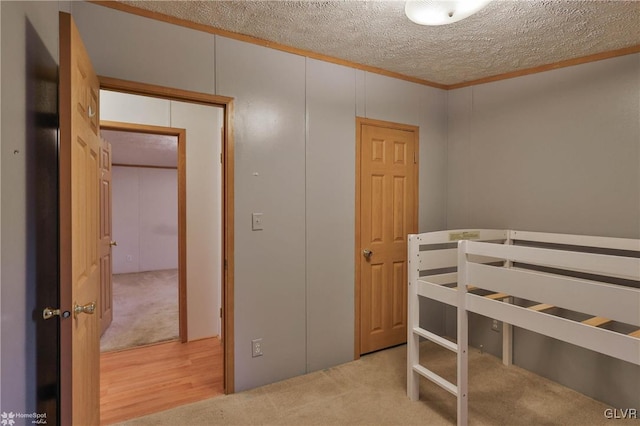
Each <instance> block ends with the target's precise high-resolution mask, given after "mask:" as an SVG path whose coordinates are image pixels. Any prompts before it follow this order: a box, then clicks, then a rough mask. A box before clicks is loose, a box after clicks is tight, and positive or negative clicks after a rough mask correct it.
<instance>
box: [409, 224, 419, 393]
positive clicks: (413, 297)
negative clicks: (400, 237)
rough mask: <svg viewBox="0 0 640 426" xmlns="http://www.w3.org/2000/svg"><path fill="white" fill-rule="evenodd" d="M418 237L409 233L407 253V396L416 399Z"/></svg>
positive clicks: (417, 377)
mask: <svg viewBox="0 0 640 426" xmlns="http://www.w3.org/2000/svg"><path fill="white" fill-rule="evenodd" d="M419 254H420V237H418V236H417V235H409V248H408V253H407V260H408V271H409V276H408V279H409V286H408V287H409V289H408V291H407V297H408V299H407V300H408V311H407V396H408V397H409V399H410V400H412V401H417V400H418V398H419V396H420V376H419V374H418V373H416V372H415V371H413V366H414V365H416V364H418V362H419V361H420V336H418V335H417V334H415V333H414V332H413V329H414V327H418V326H419V323H420V318H419V312H420V309H419V306H418V304H419V303H420V302H419V300H418V278H419V277H420V264H419V262H420V256H419Z"/></svg>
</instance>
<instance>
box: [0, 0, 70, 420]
mask: <svg viewBox="0 0 640 426" xmlns="http://www.w3.org/2000/svg"><path fill="white" fill-rule="evenodd" d="M68 9H69V4H68V3H67V2H9V1H2V2H0V15H1V20H2V22H1V38H0V40H1V45H2V47H1V49H0V51H1V55H2V57H1V64H2V70H1V73H0V75H1V83H0V86H1V87H2V93H1V101H0V102H1V105H0V111H1V115H0V117H1V120H0V122H1V127H0V128H1V131H0V141H1V166H0V170H1V182H2V186H1V191H0V194H1V201H0V205H1V213H0V217H1V222H2V225H1V228H2V234H1V243H0V247H1V249H0V253H1V254H2V255H1V262H0V271H1V272H0V300H1V302H0V305H1V306H0V313H1V317H2V320H1V331H0V336H1V337H0V338H1V341H0V346H1V348H2V354H1V356H0V359H1V361H0V362H1V365H0V383H1V387H0V409H1V410H2V411H7V412H9V411H13V412H22V413H28V412H34V411H35V410H36V364H35V354H36V347H35V330H36V328H35V327H36V322H35V321H34V320H33V317H32V315H33V311H34V309H36V306H35V287H36V278H37V277H36V273H37V272H36V271H35V270H34V262H35V259H34V257H35V256H34V252H35V244H34V240H33V235H34V232H35V227H36V224H35V223H34V215H33V212H32V211H30V210H29V209H28V206H31V207H33V204H31V203H33V200H34V194H33V193H32V192H29V193H28V191H27V187H28V185H30V184H31V185H32V184H33V181H32V180H31V179H30V175H29V173H28V170H30V171H31V172H33V170H32V169H31V167H33V164H34V155H35V153H34V148H35V146H34V143H35V142H37V141H39V140H40V139H37V138H35V139H34V136H33V127H34V126H33V122H32V121H29V120H33V114H34V112H35V111H33V110H30V109H29V108H31V107H32V105H33V100H28V99H27V95H26V93H28V90H29V89H28V87H27V81H28V78H27V77H28V76H27V73H28V72H32V71H33V70H28V69H27V68H28V65H27V62H28V60H27V54H28V52H31V54H33V53H35V52H37V54H43V55H45V56H47V58H42V61H40V60H36V63H47V65H49V63H51V64H52V65H53V66H55V64H57V62H58V11H59V10H68ZM31 59H32V60H33V59H35V58H31ZM50 71H52V70H49V69H43V70H41V72H43V73H48V72H50ZM53 71H55V70H53ZM52 95H53V94H52ZM53 96H55V95H53ZM28 101H31V102H30V103H29V102H28ZM51 118H52V117H51ZM27 123H30V124H27ZM30 188H33V186H30ZM51 350H53V351H55V347H54V348H51ZM50 414H54V415H55V413H50Z"/></svg>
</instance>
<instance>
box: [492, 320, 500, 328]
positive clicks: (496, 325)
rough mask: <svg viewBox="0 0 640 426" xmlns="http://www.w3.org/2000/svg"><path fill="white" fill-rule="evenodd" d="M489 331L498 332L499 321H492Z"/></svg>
mask: <svg viewBox="0 0 640 426" xmlns="http://www.w3.org/2000/svg"><path fill="white" fill-rule="evenodd" d="M491 330H493V331H500V321H498V320H497V319H494V320H493V324H491Z"/></svg>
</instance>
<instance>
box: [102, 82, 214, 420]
mask: <svg viewBox="0 0 640 426" xmlns="http://www.w3.org/2000/svg"><path fill="white" fill-rule="evenodd" d="M100 94H101V102H100V104H101V114H102V115H101V117H102V119H103V120H106V121H101V124H102V126H101V127H102V129H107V131H106V132H105V133H106V134H107V136H109V135H110V133H109V132H110V131H112V130H123V124H122V122H121V121H123V120H128V121H132V122H134V123H130V124H127V125H126V126H124V127H125V128H124V130H132V131H134V132H137V133H138V134H141V133H143V132H144V134H146V135H149V134H150V133H162V134H164V135H166V136H174V137H177V138H178V139H179V140H178V144H177V145H178V148H179V153H180V154H179V158H178V161H177V164H176V166H177V168H178V174H179V179H178V182H179V189H178V191H177V193H178V196H179V199H180V203H179V204H180V206H181V207H180V209H179V212H178V214H179V216H180V218H179V223H180V226H179V230H178V234H179V237H180V238H179V241H180V245H181V247H180V250H179V252H180V262H179V263H180V265H179V266H180V267H179V270H180V282H181V289H182V291H181V292H180V294H181V296H183V297H182V300H181V302H182V303H181V306H180V308H181V309H180V312H181V314H182V315H181V316H182V322H181V324H183V330H181V336H182V341H183V342H185V343H186V344H185V345H184V346H185V347H184V348H176V347H173V348H172V349H171V351H170V353H172V354H173V355H172V356H173V357H178V358H179V357H182V356H185V357H188V356H190V355H188V353H189V352H188V351H189V350H191V348H192V347H193V346H194V345H196V344H200V342H204V341H205V340H209V341H211V339H214V340H216V341H218V342H220V334H221V333H220V332H221V329H222V327H221V320H222V312H221V310H220V303H221V301H222V297H221V293H222V287H223V286H222V282H223V281H222V280H223V278H224V274H223V261H222V258H223V255H222V253H223V251H222V241H223V232H222V214H221V213H222V210H223V201H222V197H223V194H224V192H223V188H224V185H223V179H222V166H223V165H222V161H221V150H222V148H223V138H224V126H223V124H224V123H223V119H222V118H223V114H222V109H221V108H220V107H219V106H215V105H214V106H211V105H201V104H196V103H189V102H183V101H177V100H173V99H165V98H156V97H149V96H146V95H140V94H135V93H134V94H132V93H123V92H116V91H109V90H104V89H103V90H101V93H100ZM114 121H118V122H114ZM147 123H155V124H153V125H152V124H147ZM157 124H163V125H165V126H170V127H159V126H157ZM187 139H188V141H189V142H188V143H186V140H187ZM165 145H167V144H165ZM166 149H167V146H164V147H163V148H162V150H164V151H166ZM156 154H158V156H162V155H161V154H162V153H156ZM164 154H166V152H165V153H164ZM152 156H153V153H149V152H146V153H145V157H146V158H141V159H140V160H139V161H137V162H136V161H134V162H133V163H134V164H126V165H125V166H135V167H122V166H117V165H116V164H118V162H119V160H118V158H117V147H114V149H113V158H114V165H115V166H114V167H113V171H114V191H115V189H117V188H116V185H117V182H115V177H117V171H118V169H121V171H125V172H126V173H129V174H130V173H131V172H132V171H134V170H137V171H138V172H139V173H143V174H145V175H146V174H157V173H158V172H159V171H161V170H160V169H157V168H154V169H152V170H150V169H144V168H141V167H140V165H141V164H140V163H143V162H145V161H146V160H148V159H149V158H150V157H152ZM130 163H131V162H130ZM125 169H126V170H125ZM165 171H166V170H165ZM126 173H125V174H126ZM141 183H142V180H140V184H141ZM133 186H134V185H133V184H129V185H128V190H129V191H131V190H132V188H133ZM171 192H172V194H175V190H171ZM160 201H166V200H162V193H161V194H160ZM129 204H132V203H131V202H130V203H129ZM114 205H115V203H114ZM159 210H160V206H159V204H158V203H155V205H154V208H153V210H152V211H151V212H149V217H147V218H146V219H145V218H143V216H144V215H143V211H142V207H141V208H140V211H139V212H138V214H137V217H136V219H137V220H139V221H144V222H146V224H145V226H150V225H151V223H152V222H153V221H157V219H158V215H159ZM114 218H116V216H115V215H114ZM159 227H162V226H160V225H158V226H155V228H156V229H155V231H156V232H157V231H158V229H157V228H159ZM115 230H116V227H115V226H114V231H115ZM141 230H142V228H141ZM160 231H162V232H164V231H166V229H165V230H160ZM129 233H130V234H133V233H134V232H132V231H131V230H130V231H129ZM114 238H115V239H116V241H117V239H119V238H120V237H119V236H118V235H116V234H115V233H114ZM153 245H154V246H155V247H153V249H154V250H157V248H158V247H157V246H158V245H161V242H160V241H158V242H156V243H155V244H153ZM118 248H119V247H118V246H116V247H114V260H124V262H125V266H126V261H127V260H128V259H126V256H127V254H129V253H130V252H131V250H129V251H127V252H123V253H118ZM142 248H143V247H142V244H141V246H140V249H141V250H142ZM117 256H120V257H124V259H118V257H117ZM133 260H136V259H135V257H134V259H133ZM139 261H140V262H143V261H144V259H143V253H142V251H140V258H139ZM114 265H115V263H114ZM120 266H122V265H120ZM142 269H148V268H142ZM114 309H115V306H114ZM158 313H159V314H160V315H163V316H166V314H167V313H165V312H158ZM167 345H169V346H170V344H160V345H156V346H154V347H153V354H157V353H161V352H163V349H162V348H164V347H165V346H167ZM218 346H219V347H222V346H221V343H219V344H218V345H217V346H216V345H215V344H214V345H213V346H211V345H208V346H207V347H209V348H216V347H218ZM161 347H162V348H161ZM144 349H145V348H139V349H138V348H136V349H133V350H128V351H126V352H127V354H126V357H124V358H123V357H119V356H118V354H112V353H104V354H103V355H102V356H101V374H103V376H102V379H101V382H102V384H101V412H102V414H103V416H104V418H105V419H107V420H108V419H112V420H113V419H117V421H119V420H125V419H124V418H122V417H117V416H121V415H123V413H124V411H127V410H124V408H125V407H122V406H121V401H123V400H126V401H127V403H130V402H131V401H134V400H135V401H138V400H136V399H135V396H134V395H129V393H127V392H129V391H130V390H131V389H133V388H132V385H131V384H128V383H124V384H123V383H121V381H120V380H119V378H120V377H122V376H123V375H125V374H126V376H127V378H132V377H136V376H135V374H136V373H137V372H138V371H139V370H136V371H133V372H129V373H127V372H128V371H129V369H130V367H131V365H132V361H131V360H133V359H137V360H138V361H133V364H135V363H138V365H139V363H140V362H142V363H145V364H146V365H147V370H148V371H150V370H151V368H153V366H155V367H156V368H158V370H157V371H156V372H155V373H154V374H153V375H152V377H153V378H154V380H153V383H149V380H146V379H145V378H146V377H148V375H145V377H142V378H139V380H137V383H136V387H137V388H138V389H139V392H138V394H142V395H147V394H152V393H153V388H155V387H157V386H158V385H161V386H162V387H163V388H164V389H165V392H164V393H163V395H164V396H165V397H166V399H167V400H168V401H166V402H165V403H164V404H163V407H165V408H168V407H169V406H171V405H172V404H176V402H178V401H183V403H184V402H188V400H185V399H184V398H185V397H186V396H185V394H184V393H181V392H178V393H176V389H177V388H178V386H177V385H176V379H177V380H178V382H179V383H192V384H194V386H195V383H196V382H195V381H194V380H195V377H194V376H193V375H194V374H196V375H197V376H198V378H199V379H202V380H205V379H206V380H205V382H203V383H202V384H201V385H200V386H198V388H199V389H200V391H199V392H197V394H194V395H193V397H194V398H202V396H203V395H209V396H215V395H219V394H221V393H222V392H223V390H224V389H223V387H222V381H221V380H219V379H217V378H219V377H223V374H222V372H223V368H222V366H223V362H222V360H223V357H222V351H220V350H215V351H214V350H212V351H211V353H210V354H208V355H199V356H198V360H199V362H201V363H202V362H204V363H205V364H208V365H209V368H208V369H207V371H206V372H203V370H202V368H200V370H199V371H198V372H197V373H194V371H192V369H190V368H184V369H180V370H179V371H174V372H173V373H172V374H171V375H166V372H167V370H169V371H173V368H174V367H171V368H168V367H167V366H166V364H164V363H165V362H166V361H167V359H168V358H171V356H169V355H168V353H169V352H167V355H166V356H165V357H163V359H162V360H159V361H158V362H151V359H152V355H149V354H146V352H144ZM145 354H146V355H145ZM216 354H217V355H216ZM107 355H109V356H107ZM112 355H113V356H112ZM186 360H187V358H185V360H184V361H183V362H185V361H186ZM107 365H110V366H111V367H109V368H105V366H107ZM189 365H191V366H193V365H195V363H189ZM114 366H115V367H114ZM178 376H179V377H178ZM127 382H128V380H127ZM145 386H147V387H145ZM123 392H124V393H123ZM124 395H129V396H127V397H126V398H125V397H124ZM156 400H157V398H156ZM135 405H136V407H137V408H136V409H135V410H128V411H127V413H128V414H129V415H132V416H137V415H143V414H148V413H149V412H150V411H149V410H151V409H153V406H149V405H148V404H145V403H144V402H142V401H138V402H136V404H135ZM123 410H124V411H123ZM136 410H137V411H136Z"/></svg>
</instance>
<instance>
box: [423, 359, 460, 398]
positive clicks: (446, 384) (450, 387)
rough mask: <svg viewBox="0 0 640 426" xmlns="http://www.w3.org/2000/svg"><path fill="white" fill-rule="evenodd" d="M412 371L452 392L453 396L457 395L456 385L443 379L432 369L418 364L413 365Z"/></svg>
mask: <svg viewBox="0 0 640 426" xmlns="http://www.w3.org/2000/svg"><path fill="white" fill-rule="evenodd" d="M413 371H415V372H416V373H418V374H420V375H421V376H422V377H424V378H425V379H428V380H431V381H432V382H433V383H435V384H436V385H438V386H440V387H441V388H442V389H444V390H446V391H448V392H450V393H452V394H453V395H454V396H458V387H457V386H456V385H454V384H453V383H451V382H450V381H448V380H445V379H443V378H442V377H441V376H439V375H437V374H436V373H434V372H433V371H431V370H429V369H427V368H425V367H423V366H421V365H420V364H417V365H414V366H413Z"/></svg>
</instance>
